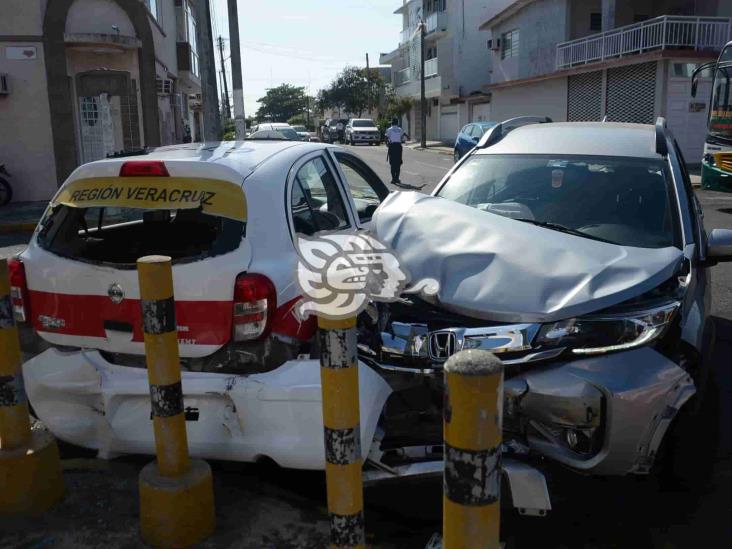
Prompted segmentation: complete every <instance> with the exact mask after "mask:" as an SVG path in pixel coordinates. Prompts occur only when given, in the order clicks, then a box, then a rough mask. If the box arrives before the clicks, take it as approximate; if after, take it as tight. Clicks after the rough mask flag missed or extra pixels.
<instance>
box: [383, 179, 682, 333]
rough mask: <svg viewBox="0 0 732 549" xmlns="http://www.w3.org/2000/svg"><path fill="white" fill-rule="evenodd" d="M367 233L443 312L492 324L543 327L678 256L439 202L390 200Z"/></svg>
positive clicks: (622, 293) (613, 300) (658, 276)
mask: <svg viewBox="0 0 732 549" xmlns="http://www.w3.org/2000/svg"><path fill="white" fill-rule="evenodd" d="M372 231H373V232H374V233H375V235H376V236H377V237H378V238H379V240H381V241H382V242H383V243H384V244H386V245H388V246H390V247H391V248H393V249H394V250H395V251H396V252H397V255H398V256H399V259H400V260H401V263H402V267H404V268H406V269H407V270H408V271H409V273H410V275H411V279H412V281H413V282H417V281H419V280H422V279H424V278H434V279H436V280H437V281H438V282H439V284H440V287H439V291H438V293H437V294H436V295H435V296H434V297H431V298H428V299H430V300H432V301H434V302H435V303H436V304H439V305H442V306H444V307H445V308H447V309H450V310H453V311H456V312H459V313H461V314H465V315H468V316H473V317H477V318H483V319H487V320H495V321H499V322H552V321H555V320H561V319H565V318H570V317H574V316H579V315H584V314H587V313H591V312H595V311H599V310H601V309H604V308H606V307H610V306H612V305H616V304H618V303H620V302H622V301H625V300H627V299H630V298H633V297H636V296H638V295H640V294H642V293H644V292H647V291H649V290H652V289H653V288H655V287H656V286H658V285H659V284H661V283H662V282H664V281H666V280H667V279H668V278H669V277H671V276H672V275H673V274H674V272H675V270H676V268H677V267H678V265H679V262H680V261H681V258H682V256H683V254H682V252H681V250H679V249H678V248H674V247H668V248H659V249H648V248H634V247H629V246H619V245H616V244H608V243H605V242H599V241H597V240H591V239H588V238H582V237H579V236H574V235H570V234H565V233H560V232H558V231H553V230H549V229H545V228H542V227H537V226H535V225H532V224H530V223H525V222H522V221H517V220H515V219H510V218H507V217H503V216H500V215H497V214H492V213H489V212H483V211H480V210H478V209H475V208H472V207H470V206H465V205H463V204H458V203H456V202H452V201H448V200H445V199H443V198H439V197H433V196H427V195H424V194H420V193H414V192H397V193H392V194H391V195H389V197H387V199H386V200H385V201H384V202H383V203H382V205H381V206H380V207H379V209H378V210H377V211H376V213H375V214H374V217H373V220H372Z"/></svg>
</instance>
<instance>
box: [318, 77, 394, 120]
mask: <svg viewBox="0 0 732 549" xmlns="http://www.w3.org/2000/svg"><path fill="white" fill-rule="evenodd" d="M383 87H384V80H383V79H382V78H381V75H380V74H379V72H378V71H377V70H376V69H372V70H371V71H368V72H367V71H366V69H359V68H358V67H346V68H345V69H343V71H341V72H340V74H338V76H336V79H335V80H334V81H333V82H331V83H330V86H328V87H327V88H325V89H323V90H320V91H319V92H318V97H317V98H316V100H315V106H316V108H317V110H318V111H320V112H323V111H324V110H325V109H338V110H339V111H345V112H347V113H351V114H355V115H357V116H362V115H363V111H365V110H366V109H368V106H369V90H370V91H371V94H370V96H371V102H372V104H374V105H375V104H377V103H378V98H379V93H380V90H382V89H383Z"/></svg>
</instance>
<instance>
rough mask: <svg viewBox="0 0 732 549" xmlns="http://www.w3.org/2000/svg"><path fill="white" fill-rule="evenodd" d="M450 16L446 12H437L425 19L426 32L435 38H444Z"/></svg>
mask: <svg viewBox="0 0 732 549" xmlns="http://www.w3.org/2000/svg"><path fill="white" fill-rule="evenodd" d="M447 18H448V15H447V12H446V11H436V12H434V13H431V14H429V15H428V16H427V19H425V27H426V28H425V32H426V33H427V35H430V37H431V36H432V35H434V36H435V37H439V36H442V35H443V34H445V33H446V32H447V23H448V19H447Z"/></svg>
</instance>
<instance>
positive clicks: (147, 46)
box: [0, 0, 202, 201]
mask: <svg viewBox="0 0 732 549" xmlns="http://www.w3.org/2000/svg"><path fill="white" fill-rule="evenodd" d="M193 2H194V0H9V1H8V0H6V1H5V2H4V3H3V16H2V17H0V73H3V74H4V75H5V78H6V80H7V82H8V93H7V94H5V95H0V127H1V128H2V131H1V132H0V162H4V163H5V164H6V166H7V168H8V171H9V172H10V173H11V174H12V175H13V178H12V184H13V187H14V194H15V199H16V200H18V201H23V200H46V199H49V198H51V196H52V195H53V194H54V193H55V191H56V189H57V188H58V186H59V185H60V184H61V183H62V182H63V180H64V179H65V178H66V177H67V176H68V175H69V173H71V171H73V170H74V169H75V168H76V167H77V166H79V165H80V164H82V163H84V162H89V161H92V160H97V159H100V158H105V157H106V156H107V155H109V154H113V153H115V152H118V151H125V150H133V149H139V148H141V147H145V146H158V145H165V144H171V143H180V142H183V141H186V140H187V136H188V135H190V136H192V137H193V138H194V139H196V138H199V136H200V135H201V131H200V128H201V119H202V117H201V115H200V112H199V111H200V107H201V83H200V80H199V72H198V67H199V63H198V51H197V46H196V42H197V40H196V34H197V33H196V18H195V16H194V13H195V10H194V9H193Z"/></svg>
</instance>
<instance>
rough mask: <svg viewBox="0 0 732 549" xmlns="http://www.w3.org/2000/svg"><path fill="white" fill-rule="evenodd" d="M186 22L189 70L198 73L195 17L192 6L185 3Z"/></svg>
mask: <svg viewBox="0 0 732 549" xmlns="http://www.w3.org/2000/svg"><path fill="white" fill-rule="evenodd" d="M186 24H187V34H188V43H189V44H190V45H191V72H192V73H193V75H194V76H198V75H199V70H198V39H197V34H196V32H197V23H196V17H195V16H194V15H193V7H192V6H191V4H190V3H186Z"/></svg>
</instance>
